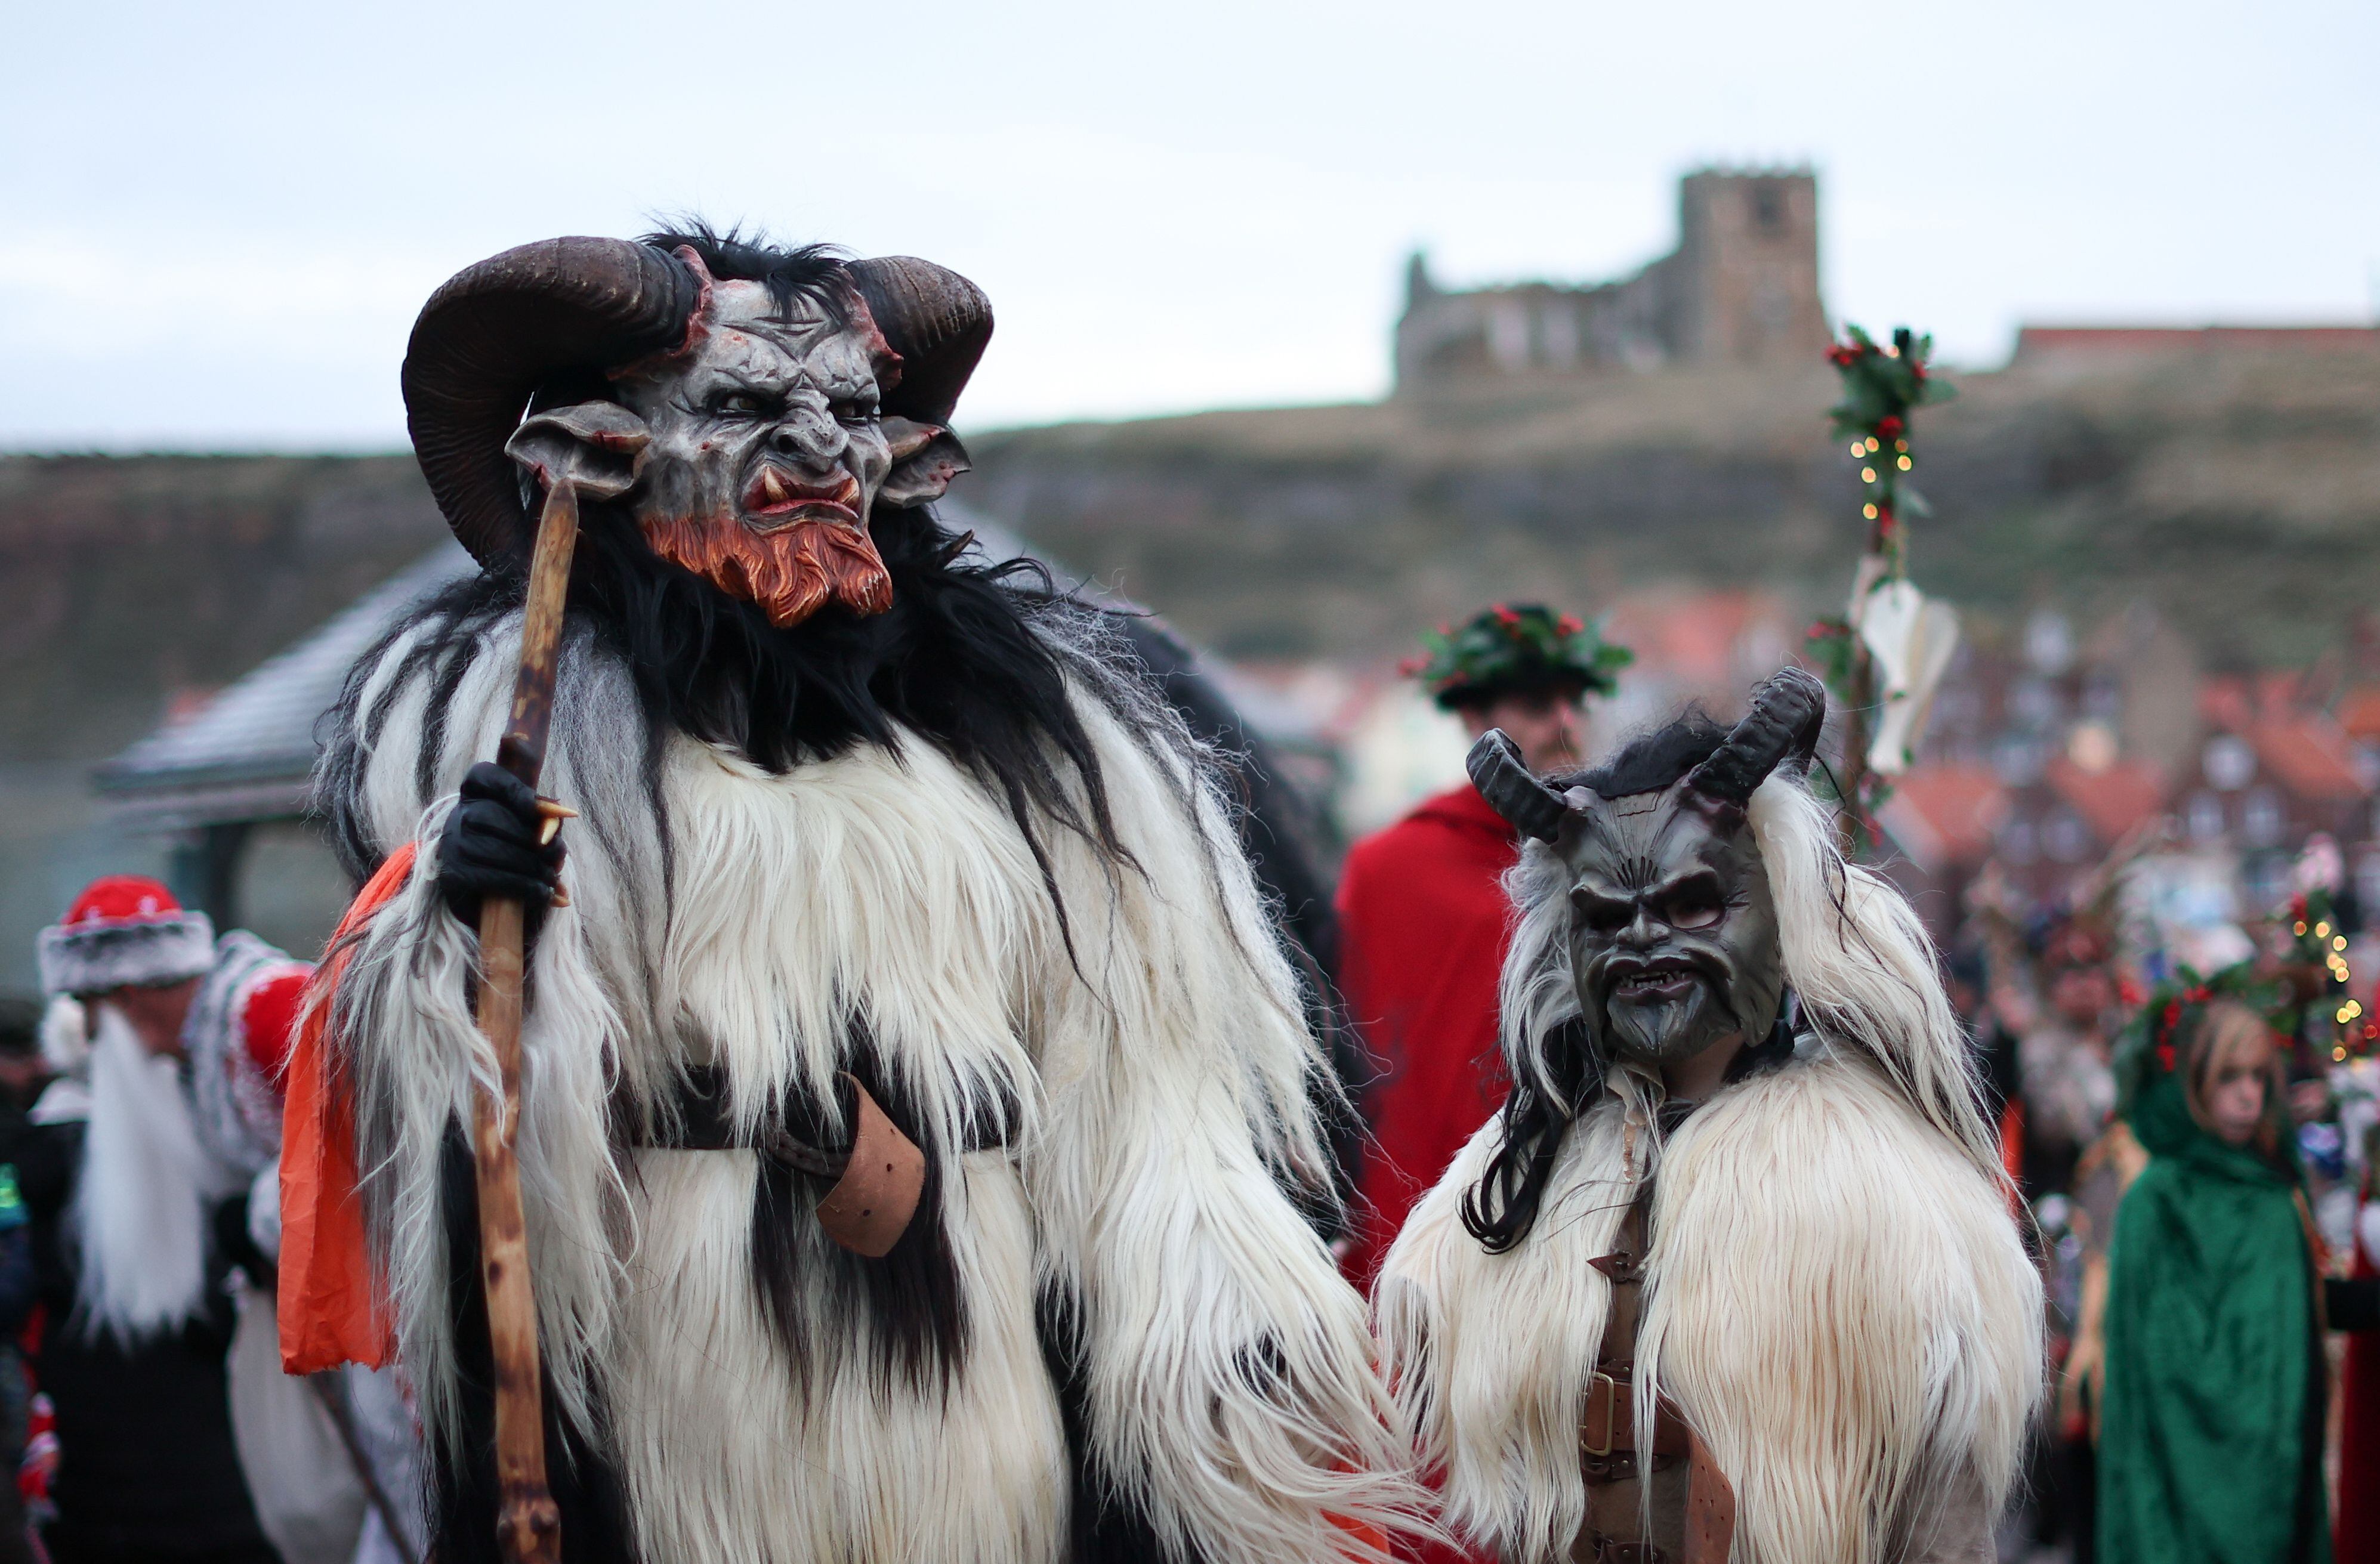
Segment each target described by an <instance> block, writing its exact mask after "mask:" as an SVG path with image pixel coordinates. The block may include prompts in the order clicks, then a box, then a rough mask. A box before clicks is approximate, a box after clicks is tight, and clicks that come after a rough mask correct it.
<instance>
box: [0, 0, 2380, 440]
mask: <svg viewBox="0 0 2380 1564" xmlns="http://www.w3.org/2000/svg"><path fill="white" fill-rule="evenodd" d="M5 14H6V87H5V88H0V448H6V449H16V450H25V449H57V448H62V447H67V448H73V447H86V446H93V445H97V446H104V447H109V448H140V447H151V448H166V447H170V448H191V447H209V446H236V447H243V448H255V447H287V448H302V449H361V448H388V447H394V446H396V445H398V444H400V443H401V442H402V439H403V428H404V424H403V412H402V408H401V406H400V405H399V403H398V400H397V395H396V366H397V361H398V359H399V358H400V356H401V354H402V352H403V347H404V342H405V334H406V332H407V327H408V326H409V325H410V323H411V321H412V317H413V314H414V311H415V310H416V309H418V308H419V305H420V303H421V301H422V299H423V298H424V297H427V295H428V294H429V292H430V290H431V288H433V287H434V286H436V285H437V284H438V283H439V282H440V281H441V280H443V278H444V277H446V276H447V275H448V274H450V273H453V272H454V271H455V270H457V269H458V268H460V267H462V266H464V265H467V264H468V263H469V262H471V261H475V260H478V259H480V257H482V256H484V255H487V254H490V253H492V252H493V251H495V250H497V249H503V248H504V247H506V246H509V245H513V244H516V243H520V242H522V241H525V240H528V239H534V238H542V237H546V236H552V235H554V234H560V233H591V234H623V235H625V234H634V233H637V232H639V231H641V230H642V229H643V228H644V227H645V226H647V225H648V219H650V218H651V217H653V216H657V215H662V214H667V213H672V212H700V213H702V214H704V215H707V216H709V217H710V218H711V219H713V220H714V221H718V222H722V223H723V222H728V221H735V220H740V221H745V222H748V223H753V224H761V225H764V226H765V227H766V228H767V229H768V230H769V231H770V232H771V234H773V235H775V236H779V237H781V238H785V239H800V240H806V239H830V240H833V241H836V242H839V243H842V244H844V245H847V246H849V247H851V248H852V249H856V250H857V251H859V252H860V253H863V254H880V253H886V252H907V253H914V254H918V255H923V256H927V257H929V258H931V259H933V260H936V261H941V262H943V263H944V264H947V265H951V266H954V267H956V268H958V269H959V270H961V271H963V272H965V273H967V274H968V275H970V276H972V277H974V278H975V279H976V280H977V282H979V283H980V284H982V285H983V286H984V287H985V288H986V289H987V290H988V291H989V292H990V295H991V297H992V300H993V303H994V306H995V308H996V309H997V311H998V314H999V320H1000V327H999V333H998V335H997V337H996V338H995V340H994V341H993V344H992V346H991V351H990V355H989V357H988V358H986V360H985V362H984V366H983V369H982V370H981V372H980V373H979V374H978V375H977V379H976V382H975V384H974V387H973V388H972V389H971V390H970V392H969V394H968V397H967V400H966V401H965V403H963V404H962V405H961V407H960V421H961V424H962V426H963V427H969V426H971V427H974V428H977V429H981V428H986V427H990V426H993V425H1002V424H1014V423H1020V422H1038V421H1042V420H1047V419H1052V418H1077V417H1097V418H1113V417H1125V416H1132V415H1136V414H1142V413H1148V412H1160V411H1174V410H1181V409H1188V408H1197V407H1208V406H1260V405H1268V404H1277V403H1285V402H1310V401H1327V400H1340V399H1346V398H1357V397H1370V396H1374V395H1378V394H1380V393H1381V392H1382V391H1383V390H1384V389H1385V388H1386V386H1387V383H1388V333H1389V329H1390V323H1391V322H1392V321H1393V320H1394V318H1395V314H1396V310H1397V308H1398V301H1399V290H1400V288H1401V285H1402V272H1403V256H1404V254H1405V252H1406V251H1407V250H1408V249H1410V248H1411V247H1413V246H1414V245H1415V244H1421V245H1426V246H1427V248H1428V249H1429V250H1430V253H1431V256H1432V259H1433V263H1434V265H1435V266H1436V268H1437V269H1438V271H1439V273H1440V275H1441V278H1442V279H1451V280H1453V281H1456V282H1470V281H1487V280H1494V279H1507V278H1513V277H1519V276H1524V275H1527V276H1549V277H1560V278H1574V279H1579V280H1586V279H1594V278H1600V277H1604V276H1607V275H1610V274H1614V273H1621V272H1623V271H1626V270H1630V269H1633V267H1635V266H1636V265H1638V264H1641V263H1642V262H1643V261H1647V260H1650V259H1652V258H1653V257H1655V256H1657V255H1658V254H1660V253H1661V252H1662V251H1664V250H1665V249H1668V248H1669V247H1670V244H1671V243H1672V242H1673V240H1674V237H1675V226H1676V217H1675V204H1674V203H1675V184H1676V180H1677V177H1678V176H1679V175H1680V174H1682V172H1684V171H1685V170H1687V169H1689V168H1691V167H1694V166H1695V165H1697V164H1704V163H1709V162H1718V163H1727V164H1754V163H1779V162H1802V161H1807V162H1809V163H1812V164H1815V167H1816V168H1817V170H1818V174H1819V177H1820V191H1821V200H1822V209H1823V220H1824V235H1825V240H1824V245H1825V249H1824V258H1823V259H1824V265H1825V286H1826V292H1827V298H1828V306H1829V308H1830V309H1832V311H1833V312H1834V313H1835V315H1836V316H1837V317H1838V318H1839V319H1848V320H1852V321H1861V322H1863V323H1865V324H1868V325H1871V326H1876V327H1883V326H1888V325H1891V324H1894V323H1897V322H1901V321H1908V322H1911V323H1913V324H1916V325H1918V326H1920V327H1921V328H1931V329H1932V330H1933V331H1934V332H1935V333H1937V337H1938V338H1939V339H1940V340H1941V342H1942V343H1943V345H1944V348H1945V350H1946V351H1947V352H1948V353H1949V355H1950V356H1952V357H1954V358H1958V359H1961V360H1964V361H1966V362H1968V363H1970V364H1993V363H1997V362H1998V361H1999V360H2000V359H2002V358H2005V356H2006V354H2007V351H2008V348H2009V345H2010V340H2011V336H2012V333H2013V331H2014V328H2015V326H2016V323H2017V322H2018V321H2023V320H2041V321H2052V320H2066V321H2081V320H2103V319H2106V320H2123V321H2205V320H2213V319H2221V320H2227V321H2297V320H2323V321H2341V320H2350V321H2365V320H2369V319H2371V318H2372V314H2373V308H2374V291H2375V288H2380V199H2375V197H2380V91H2375V89H2374V72H2375V68H2380V6H2375V5H2374V4H2372V3H2371V0H2263V3H2262V4H2258V5H2255V6H2250V5H2246V4H2242V3H2240V0H2230V3H2228V4H2223V5H2208V4H2198V3H2193V0H2122V3H2117V4H2101V3H2096V0H2060V3H2058V4H2046V3H2040V0H1995V3H1993V4H1988V5H1977V4H1961V5H1956V6H1953V5H1948V4H1941V3H1937V0H1918V3H1916V4H1912V5H1903V6H1805V5H1797V4H1792V3H1791V0H1712V3H1708V4H1703V5H1680V4H1673V5H1667V6H1648V5H1645V4H1642V3H1641V0H1632V3H1630V4H1627V5H1600V4H1582V3H1578V0H1571V3H1567V4H1563V3H1546V4H1529V5H1510V6H1482V5H1477V4H1457V3H1453V0H1445V3H1441V4H1438V5H1429V6H1420V5H1405V4H1394V3H1385V0H1368V3H1365V4H1355V5H1345V6H1318V5H1305V4H1296V3H1293V0H1208V3H1206V4H1202V5H1198V6H1162V5H1150V4H1141V5H1122V4H1116V3H1115V0H1102V3H1099V4H1090V5H1081V6H1068V5H1044V4H1034V3H1032V0H998V3H987V0H974V3H972V4H943V3H941V0H898V3H896V4H889V5H887V4H861V5H836V6H829V5H816V4H803V5H744V6H700V5H690V4H686V3H685V0H668V3H660V0H653V3H648V4H643V5H633V4H615V3H613V0H571V3H569V4H548V5H541V6H526V5H514V4H508V3H506V0H473V3H468V4H450V3H447V0H407V3H406V4H403V5H388V4H381V5H370V4H355V5H336V4H330V5H326V4H323V3H322V0H308V3H306V4H302V5H297V4H290V5H267V4H255V3H247V0H218V3H216V4H212V5H205V6H198V5H191V4H188V3H187V0H178V3H171V4H167V3H156V4H129V3H124V4H119V3H111V0H77V3H75V4H72V5H63V4H47V5H34V4H30V3H29V0H18V3H16V4H14V5H11V6H8V7H7V9H6V13H5Z"/></svg>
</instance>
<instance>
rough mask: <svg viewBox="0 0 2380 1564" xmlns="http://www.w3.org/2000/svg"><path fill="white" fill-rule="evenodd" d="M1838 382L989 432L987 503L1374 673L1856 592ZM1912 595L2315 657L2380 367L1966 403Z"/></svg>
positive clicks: (2055, 385)
mask: <svg viewBox="0 0 2380 1564" xmlns="http://www.w3.org/2000/svg"><path fill="white" fill-rule="evenodd" d="M1833 390H1834V386H1833V381H1832V377H1831V376H1830V375H1828V374H1827V373H1825V372H1823V371H1820V372H1815V373H1812V374H1809V375H1805V376H1795V377H1787V378H1781V379H1775V380H1762V379H1755V378H1751V377H1746V376H1742V375H1719V374H1708V373H1703V374H1696V373H1686V372H1675V373H1667V374H1659V375H1646V376H1632V377H1619V378H1614V379H1612V380H1609V381H1605V382H1597V383H1593V384H1589V385H1585V386H1576V385H1573V386H1558V385H1548V386H1540V387H1534V388H1531V387H1522V388H1514V389H1503V390H1497V391H1490V392H1481V393H1475V394H1467V395H1462V396H1451V397H1447V398H1444V399H1440V400H1435V401H1419V400H1414V401H1404V400H1399V401H1391V402H1389V403H1386V404H1381V405H1377V406H1341V407H1313V408H1292V409H1281V410H1273V411H1251V412H1224V413H1209V414H1203V415H1199V416H1196V417H1192V418H1167V419H1153V420H1146V421H1141V422H1135V423H1127V424H1108V425H1064V426H1058V427H1053V428H1049V429H1036V430H1017V431H1013V432H1007V433H1002V434H996V435H991V436H987V437H981V438H978V439H977V440H976V441H974V442H973V449H974V451H975V454H976V456H977V463H978V468H979V470H978V472H977V476H976V477H975V478H974V479H970V480H968V481H969V482H970V483H972V484H974V485H976V486H977V487H976V491H975V494H974V496H973V497H974V499H975V500H976V502H977V503H979V504H983V505H985V506H986V507H987V508H988V509H990V511H991V512H992V513H993V514H995V515H998V516H999V517H1000V518H1001V519H1002V521H1004V522H1007V523H1009V524H1010V525H1012V526H1014V527H1016V528H1017V529H1018V530H1020V531H1022V532H1024V533H1025V534H1026V535H1027V536H1030V537H1032V538H1034V539H1036V540H1038V541H1040V542H1041V543H1042V544H1044V545H1045V546H1047V547H1048V548H1050V550H1051V551H1052V552H1055V553H1056V554H1058V555H1059V556H1060V557H1062V558H1064V559H1066V560H1068V561H1070V562H1072V563H1074V564H1076V565H1077V566H1079V567H1080V568H1083V569H1086V570H1088V571H1092V572H1095V573H1097V574H1099V575H1101V576H1109V577H1111V578H1120V579H1121V581H1122V584H1123V587H1124V588H1126V589H1127V590H1130V591H1132V592H1134V593H1135V594H1136V595H1139V596H1141V597H1144V598H1145V599H1147V600H1149V601H1152V602H1157V603H1160V604H1162V605H1164V607H1165V608H1166V609H1167V610H1168V612H1171V613H1172V614H1173V615H1174V616H1175V617H1176V618H1177V619H1178V620H1179V621H1180V622H1181V623H1182V624H1184V626H1185V627H1186V628H1187V629H1189V630H1190V631H1191V632H1192V633H1194V634H1196V635H1199V636H1201V637H1205V638H1207V639H1208V640H1210V641H1211V642H1213V643H1214V644H1216V645H1217V646H1219V647H1220V648H1221V649H1225V650H1227V651H1232V652H1237V653H1241V654H1262V655H1272V656H1279V655H1314V654H1323V655H1350V654H1355V655H1369V654H1374V653H1378V652H1380V651H1383V650H1388V649H1394V648H1397V647H1400V646H1402V645H1403V643H1404V642H1405V641H1406V640H1407V639H1408V638H1409V637H1410V635H1411V631H1412V628H1413V626H1414V625H1415V624H1421V623H1425V622H1427V621H1430V620H1434V619H1438V618H1441V617H1444V616H1445V615H1447V614H1450V613H1454V612H1463V610H1465V609H1468V608H1470V607H1473V606H1475V605H1476V604H1478V603H1479V602H1481V601H1484V600H1488V599H1490V598H1494V597H1501V596H1512V595H1527V596H1540V597H1546V598H1550V599H1554V600H1560V601H1563V602H1566V603H1590V604H1591V603H1598V602H1603V601H1608V600H1609V599H1610V598H1611V597H1612V596H1613V595H1614V594H1615V593H1617V592H1618V591H1620V590H1621V589H1623V588H1627V587H1631V586H1642V585H1644V584H1646V583H1648V582H1651V581H1654V580H1658V579H1665V578H1672V579H1673V578H1677V577H1681V576H1684V577H1695V578H1700V579H1704V580H1709V581H1716V582H1734V583H1743V582H1753V583H1763V584H1767V585H1770V586H1773V587H1777V588H1782V589H1785V590H1787V591H1788V592H1791V593H1792V594H1795V595H1796V596H1798V597H1800V598H1801V599H1803V600H1804V601H1806V602H1807V603H1808V604H1810V605H1811V606H1813V607H1815V606H1819V605H1823V604H1828V603H1831V602H1832V601H1833V600H1835V598H1836V597H1837V596H1838V595H1839V594H1840V592H1841V591H1842V590H1843V589H1844V587H1845V585H1846V584H1847V582H1848V580H1849V576H1850V567H1851V563H1852V557H1853V555H1854V553H1855V552H1856V549H1857V547H1858V543H1859V535H1860V524H1859V522H1858V520H1857V515H1856V508H1857V504H1858V498H1857V493H1856V491H1857V488H1858V485H1857V483H1856V480H1855V477H1854V470H1853V464H1852V462H1851V460H1850V458H1849V455H1848V453H1846V452H1843V451H1841V450H1840V449H1839V448H1838V447H1837V446H1836V445H1835V444H1834V443H1831V442H1830V441H1828V439H1827V437H1826V433H1825V424H1824V421H1823V417H1822V415H1823V413H1824V411H1825V408H1826V407H1827V406H1828V402H1829V401H1830V400H1831V399H1832V394H1833ZM1918 456H1919V462H1920V465H1919V468H1918V470H1917V472H1916V474H1915V477H1916V479H1917V481H1918V485H1919V487H1920V488H1921V490H1922V491H1924V492H1925V494H1926V495H1927V496H1928V497H1929V498H1931V499H1932V500H1933V502H1934V503H1935V507H1936V512H1937V514H1936V515H1935V516H1934V517H1933V518H1932V519H1931V520H1929V521H1925V522H1922V523H1920V524H1919V529H1918V531H1917V533H1916V535H1915V536H1916V544H1915V547H1916V553H1915V555H1914V560H1915V569H1916V572H1917V574H1918V575H1919V576H1920V578H1921V579H1922V580H1923V582H1924V583H1925V585H1926V586H1927V587H1928V588H1931V589H1934V590H1937V591H1939V592H1942V593H1945V594H1947V595H1949V596H1950V597H1952V598H1954V599H1957V600H1961V601H1964V602H1967V603H1969V604H1972V605H1973V606H1975V607H1977V608H1982V609H1985V610H1986V611H1989V610H1993V609H2013V608H2015V607H2017V606H2020V605H2022V603H2024V602H2026V601H2028V600H2033V599H2035V598H2038V597H2043V596H2049V597H2055V598H2057V599H2058V600H2063V601H2065V602H2066V603H2068V604H2069V605H2070V606H2071V607H2073V608H2076V609H2078V610H2080V611H2082V612H2084V613H2085V614H2088V613H2091V612H2094V611H2095V610H2098V609H2102V608H2106V607H2110V606H2113V605H2114V604H2116V603H2118V602H2119V601H2122V600H2128V599H2130V598H2132V597H2134V596H2145V597H2147V598H2148V599H2149V600H2151V601H2153V602H2154V603H2155V604H2156V605H2157V606H2158V607H2160V608H2161V609H2163V610H2164V611H2165V612H2168V614H2170V615H2171V616H2172V617H2173V619H2174V620H2175V621H2176V623H2178V624H2180V625H2181V626H2182V627H2183V628H2184V629H2185V630H2186V631H2187V632H2188V633H2190V634H2191V635H2192V637H2193V638H2195V639H2197V640H2199V641H2200V642H2201V644H2202V645H2203V646H2204V648H2205V649H2206V650H2207V651H2208V652H2209V653H2210V654H2213V655H2216V656H2217V657H2220V658H2223V659H2225V660H2234V659H2240V660H2248V661H2296V660H2299V659H2301V658H2304V657H2307V656H2310V655H2312V654H2313V652H2314V651H2316V650H2318V649H2320V648H2321V647H2322V646H2324V645H2326V644H2328V643H2329V642H2330V641H2332V640H2333V639H2335V637H2336V636H2337V634H2338V625H2339V624H2340V622H2341V620H2342V619H2343V618H2344V617H2345V616H2346V615H2347V614H2349V613H2350V612H2353V611H2354V610H2356V609H2358V608H2359V607H2361V606H2362V605H2363V603H2364V602H2365V601H2366V600H2369V598H2370V597H2371V595H2372V594H2373V591H2374V584H2375V583H2380V359H2375V358H2300V359H2289V360H2283V359H2275V358H2192V359H2186V360H2173V361H2168V362H2164V363H2137V364H2131V365H2119V366H2116V367H2113V368H2110V369H2106V370H2097V371H2094V372H2091V373H2087V374H2085V373H2074V372H2065V373H2053V372H2050V371H2048V370H2010V371H2006V372H2002V373H1999V374H1994V375H1978V376H1973V377H1968V378H1966V379H1965V381H1964V394H1963V395H1962V397H1961V399H1960V400H1959V401H1957V402H1955V403H1952V404H1950V405H1949V406H1945V407H1942V408H1939V409H1929V410H1928V411H1927V413H1926V414H1925V418H1924V419H1923V421H1922V423H1921V425H1920V428H1919V438H1918Z"/></svg>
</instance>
